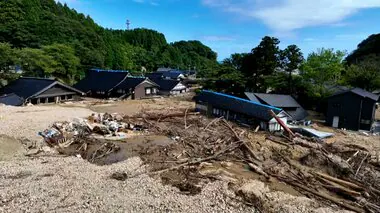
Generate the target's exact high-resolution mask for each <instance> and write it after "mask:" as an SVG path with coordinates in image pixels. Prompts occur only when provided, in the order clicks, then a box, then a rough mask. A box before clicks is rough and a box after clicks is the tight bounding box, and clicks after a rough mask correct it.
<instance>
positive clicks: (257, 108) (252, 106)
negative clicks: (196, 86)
mask: <svg viewBox="0 0 380 213" xmlns="http://www.w3.org/2000/svg"><path fill="white" fill-rule="evenodd" d="M195 100H196V101H198V102H204V103H208V104H211V105H213V106H214V107H217V108H221V109H226V110H231V111H234V112H238V113H241V114H245V115H249V116H252V117H254V118H256V119H260V120H263V121H269V120H271V119H272V118H273V117H272V116H271V115H270V114H269V110H273V112H274V113H276V114H278V113H280V112H281V111H282V109H279V108H276V107H272V106H268V105H264V104H261V103H257V102H253V101H249V100H246V99H242V98H238V97H234V96H231V95H226V94H223V93H218V92H211V91H207V90H204V91H202V92H201V93H200V94H199V95H198V96H196V97H195Z"/></svg>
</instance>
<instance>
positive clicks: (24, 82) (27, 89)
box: [1, 77, 55, 99]
mask: <svg viewBox="0 0 380 213" xmlns="http://www.w3.org/2000/svg"><path fill="white" fill-rule="evenodd" d="M53 83H55V80H53V79H46V78H26V77H22V78H19V79H17V80H15V81H13V82H11V83H10V84H9V85H7V86H6V87H4V88H3V89H2V90H1V94H11V93H14V94H16V95H18V96H20V97H21V98H24V99H27V98H29V97H31V96H33V95H35V94H37V93H38V92H40V91H42V90H43V89H45V88H47V87H49V86H51V85H52V84H53Z"/></svg>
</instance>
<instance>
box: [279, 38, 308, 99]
mask: <svg viewBox="0 0 380 213" xmlns="http://www.w3.org/2000/svg"><path fill="white" fill-rule="evenodd" d="M303 60H304V58H303V54H302V52H301V49H300V48H298V47H297V45H294V44H293V45H289V46H288V47H286V48H285V49H284V50H282V51H281V53H280V63H281V68H282V69H284V71H285V72H287V73H288V90H287V91H286V92H287V93H289V94H292V93H293V85H292V74H293V72H294V71H296V70H297V69H298V68H299V67H300V66H301V63H302V62H303Z"/></svg>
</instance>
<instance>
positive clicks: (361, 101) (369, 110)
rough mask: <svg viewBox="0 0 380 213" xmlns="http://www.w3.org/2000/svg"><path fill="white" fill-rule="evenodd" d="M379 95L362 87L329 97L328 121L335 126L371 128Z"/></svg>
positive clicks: (360, 128) (355, 128)
mask: <svg viewBox="0 0 380 213" xmlns="http://www.w3.org/2000/svg"><path fill="white" fill-rule="evenodd" d="M378 100H379V96H378V95H375V94H373V93H370V92H367V91H365V90H363V89H360V88H354V89H351V90H347V91H343V92H341V93H337V94H335V95H333V96H330V97H328V98H327V113H326V123H327V124H328V125H330V126H332V127H335V128H346V129H350V130H356V131H357V130H368V131H369V130H371V127H372V124H373V122H374V120H375V110H376V102H377V101H378Z"/></svg>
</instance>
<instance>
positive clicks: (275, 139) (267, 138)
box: [265, 135, 290, 147]
mask: <svg viewBox="0 0 380 213" xmlns="http://www.w3.org/2000/svg"><path fill="white" fill-rule="evenodd" d="M265 139H266V140H270V141H272V142H274V143H277V144H280V145H283V146H286V147H290V144H289V143H285V142H282V141H280V140H278V139H277V138H274V137H273V136H270V135H269V136H267V137H266V138H265Z"/></svg>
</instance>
